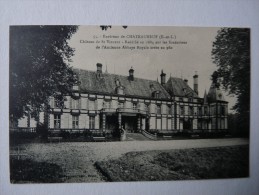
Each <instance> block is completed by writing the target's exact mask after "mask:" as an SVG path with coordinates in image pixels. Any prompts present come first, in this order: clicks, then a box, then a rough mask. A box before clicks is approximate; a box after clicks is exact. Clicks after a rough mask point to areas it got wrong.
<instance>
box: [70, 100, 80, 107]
mask: <svg viewBox="0 0 259 195" xmlns="http://www.w3.org/2000/svg"><path fill="white" fill-rule="evenodd" d="M71 101H72V104H71V109H79V100H75V99H73V98H72V99H71Z"/></svg>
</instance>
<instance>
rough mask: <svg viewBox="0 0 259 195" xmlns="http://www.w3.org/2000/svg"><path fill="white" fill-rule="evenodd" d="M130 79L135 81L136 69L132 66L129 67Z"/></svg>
mask: <svg viewBox="0 0 259 195" xmlns="http://www.w3.org/2000/svg"><path fill="white" fill-rule="evenodd" d="M129 80H130V81H134V69H133V68H132V67H131V68H130V69H129Z"/></svg>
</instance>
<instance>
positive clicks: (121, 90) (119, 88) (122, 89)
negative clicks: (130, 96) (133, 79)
mask: <svg viewBox="0 0 259 195" xmlns="http://www.w3.org/2000/svg"><path fill="white" fill-rule="evenodd" d="M116 91H117V94H119V95H124V87H122V86H119V87H117V89H116Z"/></svg>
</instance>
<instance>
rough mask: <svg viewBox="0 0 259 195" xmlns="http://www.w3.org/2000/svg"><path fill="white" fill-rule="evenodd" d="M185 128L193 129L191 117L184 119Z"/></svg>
mask: <svg viewBox="0 0 259 195" xmlns="http://www.w3.org/2000/svg"><path fill="white" fill-rule="evenodd" d="M183 129H184V130H192V121H191V120H190V119H184V120H183Z"/></svg>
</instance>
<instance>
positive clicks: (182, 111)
mask: <svg viewBox="0 0 259 195" xmlns="http://www.w3.org/2000/svg"><path fill="white" fill-rule="evenodd" d="M180 114H181V115H184V106H181V107H180Z"/></svg>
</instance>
